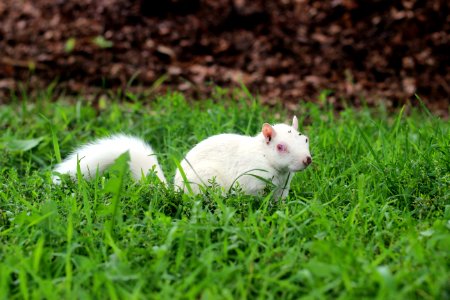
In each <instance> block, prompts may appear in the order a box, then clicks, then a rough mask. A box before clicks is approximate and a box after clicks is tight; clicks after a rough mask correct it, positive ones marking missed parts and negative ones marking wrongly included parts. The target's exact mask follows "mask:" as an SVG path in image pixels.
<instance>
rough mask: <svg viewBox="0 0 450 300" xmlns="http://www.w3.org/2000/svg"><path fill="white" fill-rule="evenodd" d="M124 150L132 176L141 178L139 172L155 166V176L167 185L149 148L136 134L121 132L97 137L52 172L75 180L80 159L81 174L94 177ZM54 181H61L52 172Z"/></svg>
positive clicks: (147, 170) (141, 172)
mask: <svg viewBox="0 0 450 300" xmlns="http://www.w3.org/2000/svg"><path fill="white" fill-rule="evenodd" d="M126 151H128V152H129V154H130V161H129V166H130V171H131V174H132V176H133V178H135V179H137V180H139V179H141V176H142V174H147V173H148V172H149V170H151V169H152V168H153V167H154V168H155V172H156V175H157V176H158V178H159V179H160V180H161V181H162V182H164V183H165V184H167V181H166V178H165V177H164V173H163V171H162V169H161V166H160V165H159V163H158V159H157V158H156V155H155V153H154V151H153V149H152V147H151V146H150V145H148V144H147V143H145V142H144V141H143V140H141V139H139V138H137V137H133V136H128V135H124V134H118V135H113V136H110V137H106V138H102V139H98V140H95V141H94V142H92V143H88V144H86V145H84V146H81V147H80V148H77V149H76V150H75V151H74V152H72V154H70V155H69V156H68V157H67V158H66V159H64V160H63V161H62V162H61V163H60V164H58V165H57V166H56V167H55V169H54V171H55V172H56V173H60V174H69V175H70V176H71V177H72V178H74V179H75V178H76V175H77V165H78V161H79V162H80V170H81V173H82V174H83V176H84V177H94V176H95V174H96V173H97V171H98V172H103V171H104V170H105V169H106V168H108V167H109V166H110V165H112V164H113V163H114V161H115V160H116V159H117V158H118V157H119V156H120V155H121V154H123V153H125V152H126ZM53 182H54V183H56V184H58V183H60V182H61V179H60V177H59V176H58V175H54V176H53Z"/></svg>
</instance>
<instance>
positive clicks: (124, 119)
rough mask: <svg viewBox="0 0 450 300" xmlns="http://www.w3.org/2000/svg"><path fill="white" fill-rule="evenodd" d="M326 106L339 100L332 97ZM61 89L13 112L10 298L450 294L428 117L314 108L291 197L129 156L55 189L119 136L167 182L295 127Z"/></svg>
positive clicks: (449, 240)
mask: <svg viewBox="0 0 450 300" xmlns="http://www.w3.org/2000/svg"><path fill="white" fill-rule="evenodd" d="M324 96H325V95H324ZM51 97H52V95H51V90H50V91H49V92H43V93H41V94H40V95H38V96H35V97H28V96H26V95H21V96H20V97H15V98H12V99H11V102H10V104H7V105H3V106H0V130H1V131H0V149H1V150H2V151H1V152H0V295H1V297H2V298H3V299H30V298H31V299H36V298H46V299H61V298H65V299H70V298H79V299H89V298H93V299H99V298H100V299H103V298H111V299H132V298H134V299H149V298H150V299H153V298H156V299H178V298H183V299H185V298H186V299H199V298H201V299H246V298H249V299H255V298H261V299H272V298H276V299H298V298H300V297H305V298H310V299H323V298H329V299H336V298H342V299H362V298H379V299H405V298H408V299H412V298H420V299H450V279H449V278H450V188H449V187H450V126H449V123H448V121H444V120H440V119H438V118H436V117H433V116H432V115H431V114H430V113H429V112H428V111H427V110H426V109H425V108H424V107H423V106H422V107H421V106H418V108H416V109H399V110H397V111H396V112H388V111H387V110H386V109H385V108H383V107H382V106H380V107H377V108H370V109H369V108H361V109H354V108H351V107H349V108H346V109H345V110H343V111H340V112H335V111H334V110H333V108H332V107H330V106H329V105H327V104H324V103H322V105H321V104H311V103H300V104H299V106H298V109H297V111H296V112H295V113H296V115H297V116H298V118H299V121H300V124H302V125H300V128H301V129H300V130H301V131H303V132H305V133H306V134H307V135H308V136H309V138H310V145H311V152H312V156H313V164H312V165H311V166H310V167H309V168H307V169H306V170H305V171H304V172H301V173H298V174H296V175H295V177H294V179H293V181H292V189H291V192H290V194H289V197H288V198H287V199H286V201H285V202H274V201H273V200H272V199H271V193H270V190H268V192H267V195H266V196H264V197H250V196H245V195H242V194H239V193H234V194H231V195H226V196H225V195H222V194H221V192H220V191H219V190H218V189H217V188H216V189H215V188H211V189H209V190H208V191H207V192H206V193H204V194H202V195H198V196H193V195H189V194H182V193H180V192H178V191H174V190H173V189H172V188H170V187H169V188H167V187H165V186H163V185H162V184H161V183H159V181H158V180H157V178H156V177H155V176H152V175H150V176H148V177H147V178H145V179H143V180H142V181H141V182H133V180H131V178H130V176H129V174H128V173H127V172H126V169H125V168H124V162H123V161H119V162H117V163H116V165H114V166H113V167H112V168H111V169H110V170H109V171H108V172H106V174H104V175H103V176H98V177H97V178H95V179H94V180H92V181H85V180H79V181H78V182H71V181H70V180H65V183H64V184H63V185H62V186H55V185H53V184H52V183H51V169H52V166H53V165H55V164H56V163H57V162H58V160H59V159H60V157H63V158H64V157H65V156H66V155H67V154H68V153H69V152H70V151H71V150H72V149H73V148H74V147H75V146H77V145H80V144H81V143H83V142H87V141H90V140H92V139H93V138H95V137H101V136H105V135H108V134H111V133H117V132H125V133H131V134H134V135H137V136H140V137H143V138H144V139H145V140H147V141H148V142H150V143H151V144H152V146H153V148H154V149H155V151H156V152H157V153H158V156H159V160H160V163H161V164H162V167H163V170H164V171H165V173H166V176H167V177H168V178H169V181H171V180H172V178H173V175H174V173H175V168H176V162H177V161H179V160H180V159H182V157H183V154H185V153H186V152H187V151H188V150H189V149H190V148H191V147H192V146H194V145H195V144H196V143H197V142H199V141H201V140H202V139H204V138H206V137H208V136H210V135H213V134H217V133H224V132H233V133H242V134H250V135H254V134H256V133H257V132H258V131H259V130H260V129H261V125H262V124H263V123H264V122H270V123H277V122H285V121H288V120H290V117H291V116H292V115H291V114H289V115H288V113H287V111H285V110H283V109H282V108H281V107H278V108H268V107H264V106H262V105H261V104H260V103H259V102H258V101H257V100H255V99H253V98H252V97H251V96H249V95H248V94H246V93H245V92H244V93H237V94H236V96H235V97H234V98H235V99H227V96H224V94H223V93H222V91H221V90H219V89H218V90H217V95H215V96H214V97H213V98H212V99H209V100H205V101H199V102H189V101H186V100H185V99H184V97H183V95H181V94H179V93H168V94H167V95H164V96H160V97H156V98H154V99H146V102H147V104H145V105H144V104H143V102H142V101H139V100H140V99H141V97H140V96H139V95H133V94H128V101H121V102H119V101H110V100H105V99H103V98H101V99H100V101H98V103H97V104H96V107H95V108H94V107H93V106H92V105H89V103H88V102H87V101H86V99H83V97H80V98H76V99H73V98H72V99H71V100H64V99H60V100H58V101H57V102H51V101H49V100H48V99H49V98H51Z"/></svg>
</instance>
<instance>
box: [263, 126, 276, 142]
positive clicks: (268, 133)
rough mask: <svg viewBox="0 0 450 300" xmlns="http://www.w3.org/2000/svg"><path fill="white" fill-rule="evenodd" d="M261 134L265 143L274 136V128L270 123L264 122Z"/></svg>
mask: <svg viewBox="0 0 450 300" xmlns="http://www.w3.org/2000/svg"><path fill="white" fill-rule="evenodd" d="M262 134H263V135H264V138H265V139H266V143H267V144H269V143H270V141H271V140H272V138H273V137H274V136H275V129H273V127H272V126H271V125H270V124H268V123H264V124H263V127H262Z"/></svg>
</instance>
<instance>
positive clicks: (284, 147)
mask: <svg viewBox="0 0 450 300" xmlns="http://www.w3.org/2000/svg"><path fill="white" fill-rule="evenodd" d="M277 150H278V151H280V152H286V150H287V147H286V145H284V144H278V145H277Z"/></svg>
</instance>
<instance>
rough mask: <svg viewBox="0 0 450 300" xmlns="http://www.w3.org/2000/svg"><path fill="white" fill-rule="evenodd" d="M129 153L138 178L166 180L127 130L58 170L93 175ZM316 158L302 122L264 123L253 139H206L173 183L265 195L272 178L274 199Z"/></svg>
mask: <svg viewBox="0 0 450 300" xmlns="http://www.w3.org/2000/svg"><path fill="white" fill-rule="evenodd" d="M126 151H129V154H130V161H129V166H130V171H131V173H132V176H133V177H134V178H135V179H140V178H141V176H142V175H143V174H144V175H145V174H146V173H148V171H149V170H152V169H153V168H154V171H155V172H156V175H157V176H158V177H159V179H160V180H161V181H162V182H164V183H166V184H167V181H166V179H165V177H164V174H163V172H162V169H161V167H160V165H159V164H158V160H157V158H156V156H155V154H154V152H153V150H152V148H151V147H150V145H148V144H146V143H145V142H144V141H142V140H141V139H139V138H136V137H132V136H127V135H123V134H119V135H113V136H111V137H107V138H102V139H98V140H96V141H94V142H92V143H89V144H86V145H84V146H81V147H80V148H78V149H76V150H75V151H74V152H73V153H72V154H71V155H69V156H68V157H67V158H66V159H65V160H64V161H63V162H61V163H60V164H58V165H57V166H56V167H55V169H54V171H55V172H56V173H60V174H64V173H67V174H69V175H71V177H72V178H76V173H77V162H78V161H79V164H80V170H81V173H82V174H83V176H85V177H92V176H95V174H96V172H97V171H99V172H102V171H104V170H105V169H106V168H107V167H108V166H110V165H111V164H112V163H113V162H114V160H115V159H116V158H117V157H119V155H121V154H122V153H124V152H126ZM311 162H312V160H311V154H310V152H309V141H308V137H307V136H305V135H303V134H301V133H300V132H298V120H297V117H295V116H294V118H293V120H292V126H289V125H286V124H276V125H273V126H271V125H269V124H267V123H264V124H263V126H262V130H261V132H260V133H259V134H258V135H256V136H253V137H252V136H245V135H238V134H219V135H214V136H211V137H209V138H207V139H205V140H203V141H201V142H200V143H199V144H197V145H196V146H195V147H194V148H192V149H191V150H190V151H189V152H188V153H187V155H186V157H185V158H184V159H183V160H182V161H181V164H180V165H181V169H182V170H183V173H184V175H182V173H181V172H180V170H179V169H178V170H177V172H176V174H175V179H174V185H175V186H176V187H178V188H180V189H183V190H184V191H186V190H189V189H190V190H192V191H193V192H194V193H196V194H197V193H200V191H201V189H200V186H201V185H208V183H210V181H211V180H213V181H214V182H215V183H216V184H218V185H219V186H220V187H222V188H224V189H225V191H229V190H230V189H231V188H232V187H235V186H236V184H238V185H239V187H240V188H241V189H242V191H243V192H244V193H245V194H249V195H260V194H262V192H263V191H264V189H265V187H266V186H267V184H268V182H271V183H272V184H273V185H275V187H276V191H275V198H276V199H277V198H280V197H281V198H282V199H284V198H285V197H286V196H287V195H288V193H289V188H290V183H291V180H292V174H291V173H294V172H297V171H301V170H303V169H305V168H306V167H307V166H308V165H309V164H311ZM183 177H185V179H186V180H187V183H186V182H185V180H184V178H183ZM60 181H61V179H60V178H59V176H57V175H54V176H53V182H54V183H56V184H59V183H60ZM187 184H188V185H189V187H188V186H187Z"/></svg>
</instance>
